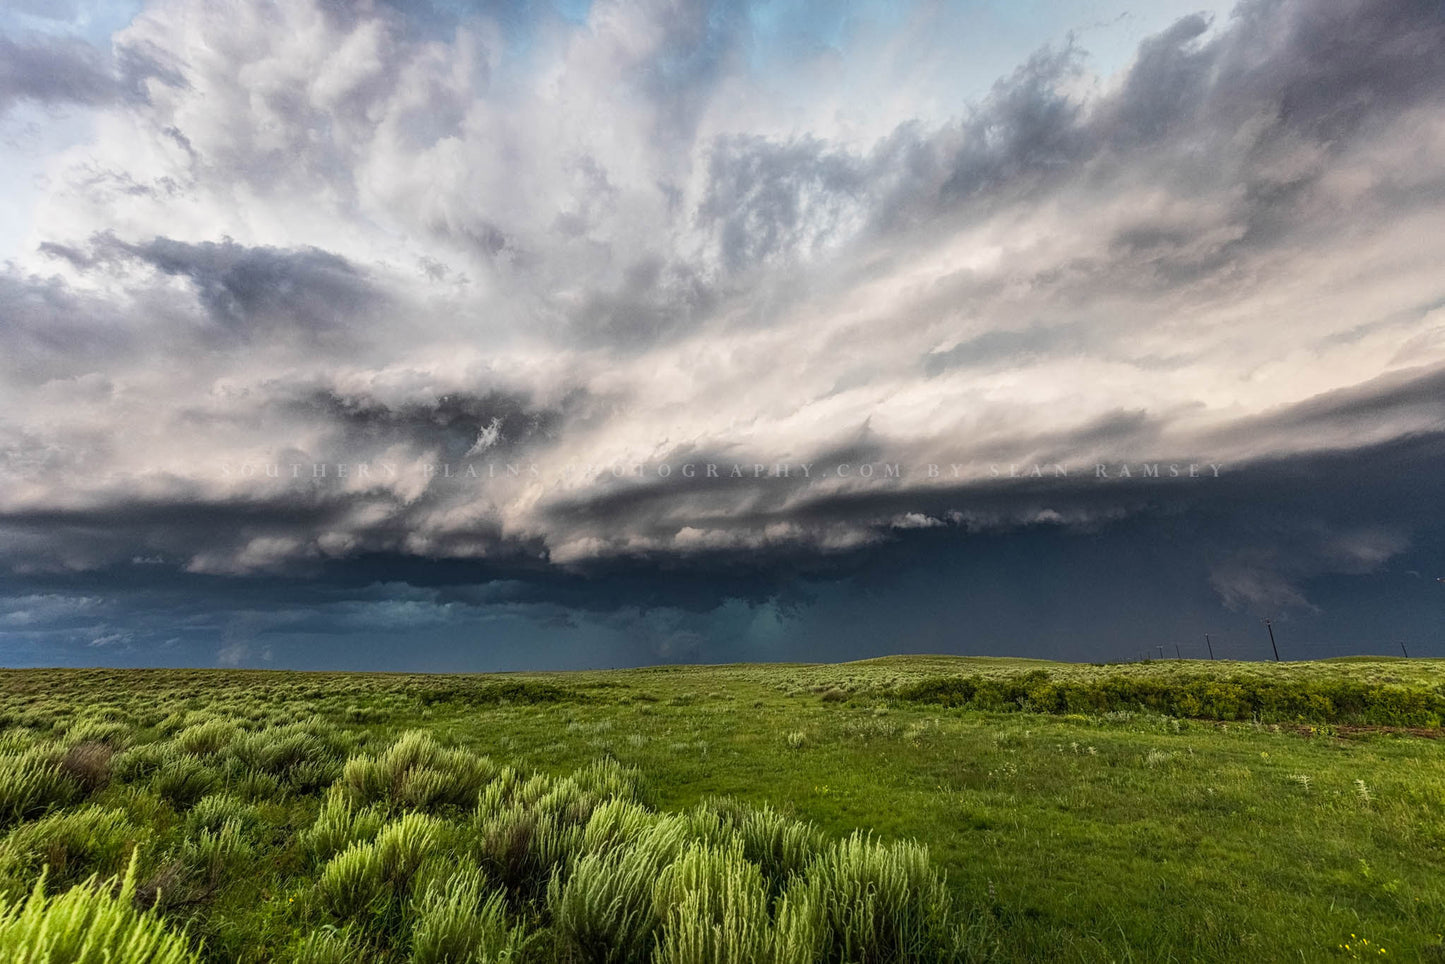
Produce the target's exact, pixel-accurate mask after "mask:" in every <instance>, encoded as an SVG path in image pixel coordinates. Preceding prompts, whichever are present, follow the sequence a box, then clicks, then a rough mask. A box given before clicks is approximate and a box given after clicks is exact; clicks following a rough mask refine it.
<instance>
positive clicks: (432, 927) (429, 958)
mask: <svg viewBox="0 0 1445 964" xmlns="http://www.w3.org/2000/svg"><path fill="white" fill-rule="evenodd" d="M505 897H506V895H505V894H504V893H502V892H501V891H491V892H488V890H487V888H486V886H485V881H484V878H483V877H482V875H481V874H480V873H478V872H476V871H463V872H461V873H458V874H454V875H452V876H450V877H447V878H444V879H442V880H440V881H438V882H437V883H436V884H435V885H433V886H432V887H430V888H428V889H427V891H426V892H425V893H424V894H423V895H422V897H421V899H420V900H419V901H418V902H417V908H416V911H417V918H416V924H415V925H414V928H413V931H412V943H411V961H412V964H492V962H501V961H515V960H517V959H519V957H520V956H521V954H522V952H523V950H524V949H525V948H526V947H527V946H528V944H529V943H530V941H529V939H528V937H527V932H526V929H525V928H524V927H522V926H521V925H513V924H511V923H510V922H509V921H508V919H507V914H506V900H505Z"/></svg>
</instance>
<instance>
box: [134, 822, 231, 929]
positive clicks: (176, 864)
mask: <svg viewBox="0 0 1445 964" xmlns="http://www.w3.org/2000/svg"><path fill="white" fill-rule="evenodd" d="M252 855H253V850H252V847H251V844H250V842H249V841H247V840H246V838H245V836H244V834H243V833H242V830H241V823H240V821H238V820H227V821H225V822H224V823H222V824H221V826H220V828H219V829H217V830H201V831H200V832H198V833H197V834H195V835H194V836H191V837H187V838H186V839H185V840H184V841H182V842H181V845H180V847H179V848H175V849H172V850H170V851H168V852H167V853H166V855H165V857H164V858H163V859H162V861H161V864H160V867H159V868H158V869H157V870H156V872H155V874H154V875H153V876H152V877H151V878H150V879H149V880H147V881H146V882H145V883H144V884H142V885H141V886H140V888H139V889H138V892H137V900H138V901H139V902H140V903H141V904H142V905H143V906H147V907H152V906H154V907H159V908H160V909H162V910H171V909H174V908H177V907H185V906H188V905H191V904H199V903H201V902H203V901H206V900H209V899H210V898H211V897H212V896H213V895H214V894H215V893H216V892H217V891H218V890H220V889H221V888H222V887H223V886H224V885H225V884H226V882H227V881H228V880H229V879H233V878H235V877H236V876H238V873H239V869H240V867H241V865H242V864H243V863H245V862H246V861H248V860H249V859H250V858H251V857H252Z"/></svg>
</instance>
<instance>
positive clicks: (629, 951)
mask: <svg viewBox="0 0 1445 964" xmlns="http://www.w3.org/2000/svg"><path fill="white" fill-rule="evenodd" d="M685 829H686V823H685V822H684V821H682V820H680V819H673V820H662V821H659V822H658V823H657V824H655V825H654V826H653V827H651V828H650V829H649V830H648V831H647V832H646V833H644V834H642V835H641V836H639V837H638V838H636V839H635V840H634V841H633V842H632V843H631V844H630V845H628V846H626V847H621V848H618V849H617V850H614V851H612V852H610V853H605V854H586V855H584V856H583V857H581V858H580V859H579V860H577V861H576V862H575V863H574V864H573V865H572V868H571V872H570V873H568V874H567V875H565V876H563V875H561V874H558V875H556V876H554V877H553V878H552V881H551V883H550V884H549V885H548V887H547V910H548V911H549V912H550V914H551V915H552V920H553V922H554V926H555V928H556V932H557V938H558V940H559V942H560V943H561V944H562V946H563V947H564V948H566V949H567V950H568V951H569V952H570V953H572V954H574V955H575V956H577V957H580V958H582V959H584V960H589V961H600V962H608V964H614V962H615V964H621V962H629V961H642V960H646V959H647V956H648V954H649V953H650V952H651V949H652V945H653V941H654V938H655V931H656V929H657V927H658V925H659V923H661V918H660V916H659V914H658V908H657V906H656V903H655V901H654V899H653V884H654V882H655V881H656V880H657V878H658V875H659V874H660V873H661V871H662V869H663V868H664V867H666V866H667V865H668V864H670V863H672V861H673V860H675V859H676V858H677V856H678V855H679V854H680V853H681V851H682V849H683V847H684V846H685V842H686V841H685V837H684V834H685Z"/></svg>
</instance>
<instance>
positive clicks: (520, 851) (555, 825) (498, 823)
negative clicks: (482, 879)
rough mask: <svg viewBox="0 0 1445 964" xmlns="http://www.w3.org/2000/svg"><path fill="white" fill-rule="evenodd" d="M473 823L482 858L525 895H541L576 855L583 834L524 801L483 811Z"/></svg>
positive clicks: (511, 887) (496, 874)
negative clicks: (556, 873)
mask: <svg viewBox="0 0 1445 964" xmlns="http://www.w3.org/2000/svg"><path fill="white" fill-rule="evenodd" d="M472 827H473V840H474V844H473V847H474V851H475V855H476V857H477V859H478V861H479V862H480V864H481V865H482V867H484V868H485V869H486V870H487V871H488V873H490V874H491V875H492V876H494V877H496V878H497V879H498V880H499V881H501V882H502V883H503V884H504V885H505V886H506V887H507V889H508V890H510V891H512V892H513V893H514V894H516V895H517V897H518V899H520V900H531V899H533V898H536V897H539V896H541V894H542V892H543V890H544V889H545V888H546V886H547V883H548V882H549V881H550V880H551V879H552V877H553V875H554V872H555V871H558V870H561V869H563V868H564V867H565V866H566V865H567V864H568V863H569V862H570V861H571V860H572V858H573V857H574V856H575V855H576V853H577V852H578V850H579V848H580V843H581V839H582V837H583V833H584V830H583V828H582V827H581V826H579V825H577V824H575V823H569V822H567V821H565V820H563V819H560V818H559V816H558V815H557V814H555V813H545V812H543V811H541V810H539V809H537V808H536V807H529V806H527V805H526V804H524V803H522V802H520V801H518V802H514V803H512V804H510V805H509V806H507V807H505V808H504V809H502V810H501V811H499V812H496V813H485V812H483V811H481V810H479V811H478V813H477V815H476V818H474V820H473V824H472Z"/></svg>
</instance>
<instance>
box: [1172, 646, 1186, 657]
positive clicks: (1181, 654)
mask: <svg viewBox="0 0 1445 964" xmlns="http://www.w3.org/2000/svg"><path fill="white" fill-rule="evenodd" d="M1174 658H1175V659H1183V658H1184V654H1183V653H1181V652H1179V644H1178V643H1175V644H1174Z"/></svg>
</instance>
